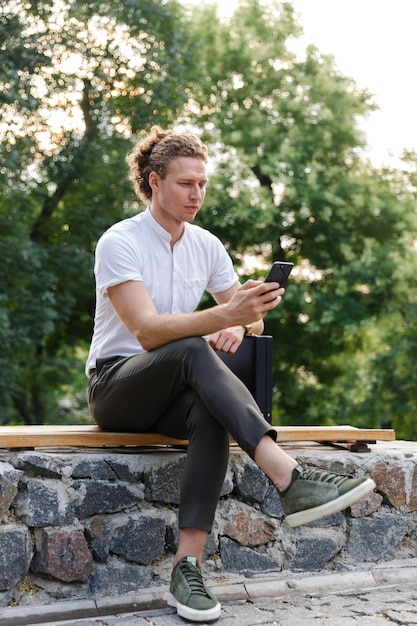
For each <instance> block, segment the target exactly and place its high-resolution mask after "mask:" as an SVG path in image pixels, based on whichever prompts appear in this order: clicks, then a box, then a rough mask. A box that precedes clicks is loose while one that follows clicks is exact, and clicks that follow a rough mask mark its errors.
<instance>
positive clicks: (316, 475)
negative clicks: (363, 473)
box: [300, 467, 352, 487]
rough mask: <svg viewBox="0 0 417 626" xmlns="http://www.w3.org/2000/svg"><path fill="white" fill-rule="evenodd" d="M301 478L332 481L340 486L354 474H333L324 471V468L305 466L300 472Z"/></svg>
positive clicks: (325, 481) (323, 481)
mask: <svg viewBox="0 0 417 626" xmlns="http://www.w3.org/2000/svg"><path fill="white" fill-rule="evenodd" d="M300 478H302V479H303V480H311V481H314V482H321V483H330V484H332V485H335V486H336V487H340V486H341V485H343V483H345V482H346V481H347V480H349V479H351V478H352V476H347V475H345V474H333V473H332V472H324V471H323V470H318V469H312V468H309V467H304V468H303V470H302V472H301V474H300Z"/></svg>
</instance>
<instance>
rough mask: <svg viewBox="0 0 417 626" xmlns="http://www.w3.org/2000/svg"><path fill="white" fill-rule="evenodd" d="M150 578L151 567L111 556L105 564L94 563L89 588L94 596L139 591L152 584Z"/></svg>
mask: <svg viewBox="0 0 417 626" xmlns="http://www.w3.org/2000/svg"><path fill="white" fill-rule="evenodd" d="M152 578H153V577H152V570H151V568H149V567H144V566H141V565H132V563H124V562H123V561H120V560H118V559H117V558H113V559H111V560H110V561H109V562H108V563H106V564H105V565H101V564H97V565H95V567H94V572H93V575H92V577H91V582H90V589H91V593H92V594H93V595H94V596H105V595H111V596H115V595H118V594H121V593H129V592H132V591H137V592H138V593H139V592H140V590H141V589H143V588H144V587H149V586H150V585H151V584H152Z"/></svg>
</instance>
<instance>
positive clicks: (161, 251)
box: [86, 127, 375, 622]
mask: <svg viewBox="0 0 417 626" xmlns="http://www.w3.org/2000/svg"><path fill="white" fill-rule="evenodd" d="M206 160H207V150H206V147H205V146H204V145H203V144H202V143H201V142H200V141H199V139H198V138H197V137H195V136H194V135H191V134H177V133H174V132H171V131H163V130H161V129H160V128H158V127H154V128H152V131H151V133H150V134H149V135H148V137H146V139H144V140H143V141H142V142H140V143H139V144H138V145H137V146H136V147H135V148H134V150H133V151H132V153H131V154H130V155H129V156H128V158H127V162H128V164H129V167H130V178H131V180H132V181H133V183H134V187H135V190H136V193H137V194H138V196H139V197H140V198H142V199H143V200H144V201H145V202H146V203H148V207H147V209H146V210H145V211H144V212H143V213H140V214H138V215H136V216H135V217H133V218H129V219H126V220H123V221H122V222H119V223H118V224H116V225H114V226H113V227H111V228H110V229H109V230H108V231H107V232H106V233H104V235H103V236H102V237H101V239H100V240H99V242H98V245H97V250H96V263H95V274H96V282H97V303H96V314H95V327H94V335H93V339H92V343H91V348H90V353H89V357H88V361H87V365H86V370H87V373H88V375H89V384H88V398H89V406H90V410H91V414H92V416H93V418H94V419H95V421H96V423H97V424H98V425H99V426H100V427H101V428H103V429H106V430H119V431H120V430H126V431H136V432H141V431H153V432H159V433H163V434H165V435H169V436H172V437H176V438H188V439H189V446H188V450H187V457H186V463H185V467H184V473H183V479H182V485H181V496H180V506H179V528H180V535H179V542H178V549H177V552H176V554H175V557H174V569H173V572H172V578H171V586H170V594H169V597H168V602H169V603H170V604H171V605H173V606H175V607H176V608H177V612H178V614H179V615H181V616H182V617H184V618H186V619H189V620H192V621H196V622H199V621H200V622H201V621H210V620H214V619H217V618H218V617H219V615H220V611H221V607H220V604H219V603H218V602H217V600H216V598H215V597H214V596H213V595H212V593H211V592H210V591H209V590H208V589H207V588H206V586H205V584H204V582H203V579H202V576H201V561H202V554H203V549H204V545H205V542H206V540H207V536H208V533H209V532H210V530H211V527H212V523H213V519H214V514H215V510H216V506H217V502H218V499H219V495H220V491H221V487H222V484H223V480H224V476H225V472H226V469H227V463H228V451H229V434H231V435H232V436H233V437H234V439H235V440H236V441H237V442H238V443H239V445H240V446H241V447H242V449H243V450H244V451H245V452H247V453H248V454H249V456H250V457H251V458H252V459H253V460H254V461H255V462H256V463H257V465H258V466H259V467H260V468H261V469H262V470H263V471H264V472H265V474H266V475H267V476H268V477H269V478H270V480H271V481H272V482H273V484H274V485H275V486H276V488H277V489H278V491H279V493H280V496H281V500H282V504H283V508H284V511H285V513H286V516H287V521H288V523H289V524H290V525H292V526H298V525H300V524H304V523H307V522H309V521H313V520H315V519H319V518H320V517H324V516H326V515H330V514H332V513H335V512H337V511H340V510H342V509H344V508H346V507H348V506H350V505H352V504H353V503H354V502H356V501H357V500H359V499H360V498H362V497H364V496H366V495H367V494H368V493H369V492H370V491H372V490H373V489H374V487H375V484H374V482H373V481H372V480H370V479H366V478H359V479H353V478H351V477H346V476H338V475H335V474H330V473H328V472H321V471H319V470H314V469H308V468H304V467H301V466H299V465H298V464H297V462H296V461H295V460H294V459H293V458H291V457H290V456H288V455H287V454H286V453H284V451H283V450H281V448H280V447H279V446H278V445H277V444H276V442H275V440H276V432H275V431H274V430H273V429H272V428H271V426H270V424H269V423H268V422H267V421H265V419H264V418H263V416H262V414H261V412H260V410H259V408H258V406H257V404H256V403H255V401H254V400H253V398H252V396H251V394H250V393H249V392H248V390H247V389H246V387H245V386H244V385H243V384H242V383H241V381H240V380H239V379H238V378H237V377H236V376H235V375H234V374H233V373H232V372H231V371H230V370H229V369H228V368H227V367H226V366H225V365H224V364H223V363H222V361H221V359H219V358H218V356H217V354H216V352H215V350H223V351H224V352H231V353H233V352H235V351H236V350H237V349H238V347H239V345H240V344H241V342H242V339H243V337H244V335H245V334H252V333H254V334H260V333H262V330H263V318H264V316H265V315H266V313H267V312H268V311H271V310H272V309H274V308H275V307H276V306H277V305H278V304H279V303H280V302H281V298H282V295H283V293H284V290H283V289H281V288H280V286H279V284H278V283H262V282H259V281H253V280H250V281H248V282H247V283H245V284H244V285H240V283H239V281H238V278H237V275H236V273H235V272H234V270H233V266H232V262H231V260H230V258H229V256H228V255H227V253H226V251H225V249H224V247H223V245H222V244H221V243H220V241H219V240H218V239H217V238H216V237H215V236H214V235H212V234H211V233H209V232H208V231H206V230H204V229H202V228H199V227H198V226H196V225H193V224H191V222H192V221H193V220H194V218H195V216H196V215H197V213H198V211H199V210H200V208H201V205H202V203H203V200H204V196H205V193H206V185H207V174H206ZM205 290H207V291H209V292H210V293H211V294H212V295H213V297H214V300H215V302H216V305H214V306H213V307H212V308H209V309H206V310H202V311H196V308H197V305H198V303H199V301H200V299H201V296H202V295H203V293H204V291H205Z"/></svg>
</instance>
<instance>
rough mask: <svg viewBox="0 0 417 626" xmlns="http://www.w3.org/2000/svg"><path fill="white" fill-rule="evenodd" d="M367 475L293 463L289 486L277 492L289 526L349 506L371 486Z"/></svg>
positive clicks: (371, 483) (331, 513)
mask: <svg viewBox="0 0 417 626" xmlns="http://www.w3.org/2000/svg"><path fill="white" fill-rule="evenodd" d="M375 487H376V485H375V483H374V481H373V480H372V479H371V478H365V477H363V478H353V477H352V476H345V475H342V474H332V473H331V472H326V471H324V470H320V469H316V468H309V467H303V466H301V465H297V467H296V468H295V469H294V470H293V478H292V481H291V484H290V486H289V487H288V488H287V489H286V490H285V491H281V492H279V495H280V498H281V503H282V507H283V509H284V513H285V516H286V521H287V523H288V525H289V526H291V527H293V528H294V527H295V526H301V525H302V524H308V522H314V520H318V519H321V518H322V517H327V515H333V514H334V513H339V511H343V510H344V509H347V507H349V506H352V504H354V503H355V502H357V501H358V500H361V499H362V498H364V497H365V496H367V495H368V494H369V493H371V492H372V491H373V490H374V489H375Z"/></svg>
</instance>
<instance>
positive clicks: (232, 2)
mask: <svg viewBox="0 0 417 626" xmlns="http://www.w3.org/2000/svg"><path fill="white" fill-rule="evenodd" d="M212 1H213V0H212ZM217 1H218V4H219V14H222V13H223V14H230V13H232V12H233V10H234V8H235V7H236V5H237V0H217ZM194 2H201V0H184V4H193V3H194ZM203 2H204V0H203ZM207 2H209V0H207ZM292 5H293V7H294V9H295V11H296V12H297V14H298V21H299V23H300V24H301V26H302V28H303V30H304V38H305V41H306V43H314V44H315V45H316V46H317V48H318V49H319V50H320V52H321V53H323V54H332V55H333V56H334V58H335V64H336V67H337V69H338V70H339V71H340V72H341V73H342V74H345V75H347V76H350V77H351V78H353V79H354V80H355V82H356V83H357V85H358V87H360V88H367V89H368V90H369V91H370V92H371V93H372V94H374V95H375V101H376V104H377V105H378V107H379V110H378V111H376V112H374V113H371V114H370V115H369V117H368V118H367V119H366V120H364V122H363V123H362V124H361V128H362V129H363V130H364V131H365V133H366V139H367V143H368V146H369V150H368V155H369V157H370V158H371V159H372V161H373V162H374V163H375V165H381V164H383V163H389V164H393V163H395V162H396V159H395V157H396V156H398V155H399V154H400V153H401V151H402V150H403V149H404V148H408V149H413V150H417V122H416V115H417V113H416V112H417V80H416V73H417V72H416V61H417V35H416V27H417V0H395V1H394V0H349V1H347V0H292Z"/></svg>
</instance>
